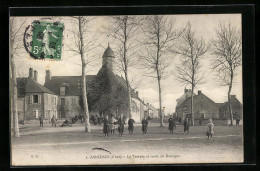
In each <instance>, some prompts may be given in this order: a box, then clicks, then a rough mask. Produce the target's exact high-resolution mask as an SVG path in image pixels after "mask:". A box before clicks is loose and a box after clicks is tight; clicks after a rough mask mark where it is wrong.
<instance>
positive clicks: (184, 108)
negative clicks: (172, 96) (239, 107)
mask: <svg viewBox="0 0 260 171" xmlns="http://www.w3.org/2000/svg"><path fill="white" fill-rule="evenodd" d="M175 112H176V115H177V117H181V118H182V119H184V118H186V117H191V97H187V98H186V99H185V100H184V101H183V102H182V103H181V104H179V105H178V106H177V107H176V110H175ZM193 113H194V119H200V118H204V119H209V118H212V119H219V106H218V105H217V104H216V103H215V102H214V101H213V100H211V99H210V98H209V97H207V96H206V95H204V94H203V93H202V92H201V91H198V94H197V95H196V94H195V95H194V96H193Z"/></svg>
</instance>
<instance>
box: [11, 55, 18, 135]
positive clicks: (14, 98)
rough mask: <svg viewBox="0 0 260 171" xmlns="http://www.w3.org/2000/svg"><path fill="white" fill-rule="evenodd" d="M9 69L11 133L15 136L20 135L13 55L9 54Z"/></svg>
mask: <svg viewBox="0 0 260 171" xmlns="http://www.w3.org/2000/svg"><path fill="white" fill-rule="evenodd" d="M11 69H12V82H13V84H12V92H11V94H12V104H13V106H12V112H13V113H12V114H13V134H14V136H15V137H20V133H19V125H18V113H17V82H16V68H15V63H14V59H13V56H11Z"/></svg>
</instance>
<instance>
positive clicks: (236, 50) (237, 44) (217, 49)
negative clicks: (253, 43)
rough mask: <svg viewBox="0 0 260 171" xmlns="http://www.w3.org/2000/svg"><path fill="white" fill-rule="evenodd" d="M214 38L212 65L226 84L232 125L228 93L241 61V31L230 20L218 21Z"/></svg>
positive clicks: (230, 109)
mask: <svg viewBox="0 0 260 171" xmlns="http://www.w3.org/2000/svg"><path fill="white" fill-rule="evenodd" d="M216 35H217V36H216V38H215V39H213V40H212V41H211V44H212V50H211V51H212V55H213V57H214V58H213V67H212V69H213V70H215V71H216V73H217V77H218V78H219V80H220V81H221V82H222V85H224V86H228V103H229V115H230V121H231V125H233V113H232V106H231V98H230V93H231V90H232V85H233V82H234V80H233V79H234V76H235V75H236V74H237V69H238V67H239V66H240V65H241V62H242V41H241V32H240V30H238V29H237V28H236V27H235V26H231V24H230V22H229V23H228V24H227V25H225V23H223V22H220V23H219V26H218V28H217V29H216Z"/></svg>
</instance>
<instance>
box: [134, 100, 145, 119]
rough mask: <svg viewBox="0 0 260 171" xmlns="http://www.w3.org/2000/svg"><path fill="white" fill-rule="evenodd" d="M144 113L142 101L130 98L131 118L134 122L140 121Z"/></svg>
mask: <svg viewBox="0 0 260 171" xmlns="http://www.w3.org/2000/svg"><path fill="white" fill-rule="evenodd" d="M143 114H144V106H143V103H142V102H141V101H140V100H138V99H135V98H132V118H133V119H134V120H135V122H136V123H140V122H141V119H142V117H143Z"/></svg>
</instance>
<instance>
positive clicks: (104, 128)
mask: <svg viewBox="0 0 260 171" xmlns="http://www.w3.org/2000/svg"><path fill="white" fill-rule="evenodd" d="M103 123H104V126H103V133H104V134H105V136H106V137H108V133H109V132H110V130H109V121H108V115H106V116H105V118H104V122H103Z"/></svg>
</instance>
